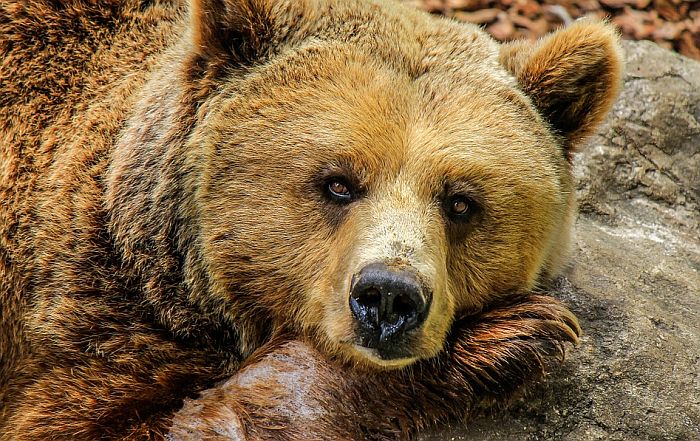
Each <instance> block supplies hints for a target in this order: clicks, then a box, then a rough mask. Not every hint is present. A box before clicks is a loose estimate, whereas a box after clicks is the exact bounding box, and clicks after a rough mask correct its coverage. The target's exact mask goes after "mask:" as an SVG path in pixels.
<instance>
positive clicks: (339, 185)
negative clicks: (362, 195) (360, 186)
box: [326, 178, 354, 204]
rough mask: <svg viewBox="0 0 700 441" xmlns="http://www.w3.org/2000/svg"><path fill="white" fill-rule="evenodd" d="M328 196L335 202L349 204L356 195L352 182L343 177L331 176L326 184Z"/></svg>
mask: <svg viewBox="0 0 700 441" xmlns="http://www.w3.org/2000/svg"><path fill="white" fill-rule="evenodd" d="M326 192H327V194H328V198H329V199H330V200H332V201H333V202H338V203H341V204H347V203H349V202H352V200H353V199H354V195H353V192H352V189H351V186H350V184H348V183H347V182H346V181H345V180H344V179H341V178H331V179H329V180H328V182H327V184H326Z"/></svg>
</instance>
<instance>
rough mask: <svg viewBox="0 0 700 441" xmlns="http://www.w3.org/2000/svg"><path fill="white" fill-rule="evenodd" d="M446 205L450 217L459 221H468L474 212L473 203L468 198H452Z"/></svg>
mask: <svg viewBox="0 0 700 441" xmlns="http://www.w3.org/2000/svg"><path fill="white" fill-rule="evenodd" d="M446 205H447V206H446V207H445V208H446V209H447V212H448V214H449V215H450V217H451V218H452V219H454V220H457V221H464V220H467V219H468V218H469V215H470V214H471V211H472V202H471V200H470V199H469V198H467V197H466V196H460V195H458V196H452V197H451V198H449V199H448V201H447V204H446Z"/></svg>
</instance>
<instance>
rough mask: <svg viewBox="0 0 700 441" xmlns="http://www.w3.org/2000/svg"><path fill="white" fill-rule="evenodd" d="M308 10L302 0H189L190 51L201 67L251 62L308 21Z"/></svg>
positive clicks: (264, 54) (269, 50) (272, 48)
mask: <svg viewBox="0 0 700 441" xmlns="http://www.w3.org/2000/svg"><path fill="white" fill-rule="evenodd" d="M310 12H311V11H310V8H309V7H308V3H307V1H305V0H293V1H284V0H277V1H275V0H190V20H191V21H190V23H191V29H192V44H193V50H194V53H195V55H196V56H197V57H198V58H199V59H200V62H201V61H203V62H204V63H203V67H204V68H205V69H207V67H212V66H222V65H228V66H231V65H244V64H249V63H253V62H254V61H256V60H258V59H260V58H263V57H265V56H266V55H267V54H269V53H270V52H272V51H273V50H274V49H275V48H276V47H277V46H279V45H280V44H281V43H282V42H284V41H285V40H286V39H287V37H288V36H289V35H291V34H292V33H294V31H296V30H298V29H299V27H300V26H301V25H302V23H303V22H307V23H308V19H307V18H308V17H307V15H308V13H310ZM200 64H201V63H200Z"/></svg>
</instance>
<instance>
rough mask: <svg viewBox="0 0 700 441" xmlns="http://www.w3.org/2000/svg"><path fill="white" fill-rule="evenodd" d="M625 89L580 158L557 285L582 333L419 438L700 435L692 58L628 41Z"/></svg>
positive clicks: (699, 137)
mask: <svg viewBox="0 0 700 441" xmlns="http://www.w3.org/2000/svg"><path fill="white" fill-rule="evenodd" d="M625 52H626V58H627V73H626V76H625V86H624V89H623V92H622V94H621V96H620V99H619V100H618V102H617V104H616V105H615V107H614V109H613V111H612V113H611V115H610V117H609V118H608V120H607V122H606V124H605V125H604V126H603V127H602V129H601V130H600V131H599V135H598V136H596V137H595V138H594V139H593V140H592V141H591V142H590V145H589V147H588V148H587V149H586V150H585V151H583V152H582V153H581V154H580V155H579V156H578V157H577V158H576V160H575V170H576V175H577V178H578V182H579V185H578V197H579V201H580V203H581V210H580V216H579V220H578V223H577V235H578V241H577V244H578V250H577V253H576V258H575V262H574V265H573V266H572V268H571V270H570V271H569V273H568V274H567V276H566V277H565V278H562V279H561V280H560V281H559V282H558V285H557V286H556V287H555V295H556V296H558V297H560V298H561V299H563V300H564V301H565V302H566V303H567V304H568V305H569V306H570V307H571V309H572V311H574V313H576V315H577V316H578V317H579V319H580V321H581V326H582V327H583V329H584V336H583V338H582V341H581V345H580V346H579V347H578V348H577V349H575V350H573V351H571V352H570V353H569V355H568V357H567V359H566V361H565V362H564V364H563V365H561V366H556V367H554V368H553V369H552V370H551V373H550V375H549V376H548V377H547V378H545V379H544V380H543V381H541V382H540V383H539V384H537V385H535V386H534V388H532V390H530V391H529V393H527V394H526V395H525V396H524V397H523V398H521V399H520V400H519V401H518V402H516V403H515V404H514V405H513V406H511V408H510V409H509V410H508V411H506V412H501V413H496V414H491V415H484V416H482V417H479V418H477V419H476V420H474V421H472V422H470V423H469V424H468V425H467V427H466V428H464V427H455V428H450V429H444V430H442V431H439V432H435V433H433V434H430V435H425V436H424V437H423V439H424V440H425V441H427V440H442V439H446V440H467V439H468V440H476V441H482V440H484V441H485V440H571V441H588V440H625V441H629V440H645V441H646V440H700V63H697V62H695V61H692V60H690V59H687V58H683V57H681V56H679V55H676V54H674V53H672V52H669V51H667V50H665V49H661V48H659V47H658V46H656V45H654V44H653V43H649V42H627V43H625Z"/></svg>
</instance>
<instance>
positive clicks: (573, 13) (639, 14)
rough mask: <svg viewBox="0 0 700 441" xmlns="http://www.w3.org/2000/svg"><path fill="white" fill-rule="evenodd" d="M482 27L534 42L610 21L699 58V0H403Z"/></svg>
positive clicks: (630, 35) (633, 35) (629, 33)
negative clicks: (578, 25) (583, 21)
mask: <svg viewBox="0 0 700 441" xmlns="http://www.w3.org/2000/svg"><path fill="white" fill-rule="evenodd" d="M404 1H407V2H410V3H412V4H415V5H416V6H417V7H420V8H423V9H426V10H428V11H431V12H434V13H440V14H446V15H450V16H453V17H454V18H456V19H458V20H463V21H467V22H471V23H477V24H481V25H484V26H485V28H486V30H487V31H488V32H490V33H491V35H493V36H494V37H496V38H497V39H499V40H512V39H515V38H523V37H525V38H535V37H538V36H540V35H543V34H544V33H546V32H548V31H551V30H553V29H555V28H557V27H559V26H561V25H562V24H568V23H570V22H571V21H572V20H574V19H576V18H579V17H582V16H585V15H593V16H596V17H599V18H604V17H608V18H609V19H610V20H611V21H612V22H613V23H615V24H616V25H617V26H618V27H619V28H620V30H621V33H622V35H623V37H624V38H626V39H630V40H652V41H655V42H656V43H657V44H659V45H661V46H663V47H665V48H668V49H673V50H676V51H677V52H679V53H681V54H683V55H685V56H687V57H691V58H695V59H696V60H700V2H697V1H684V0H565V1H554V0H404Z"/></svg>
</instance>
